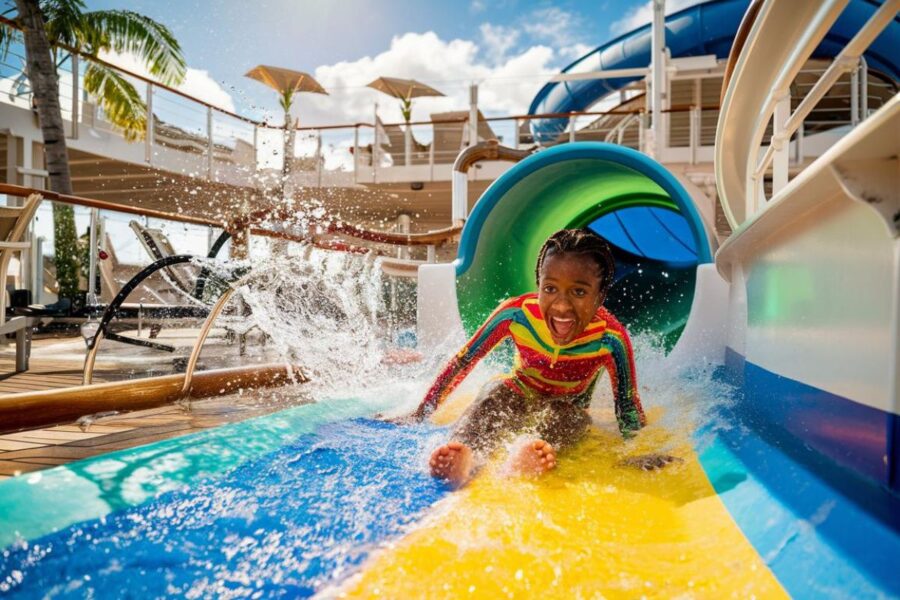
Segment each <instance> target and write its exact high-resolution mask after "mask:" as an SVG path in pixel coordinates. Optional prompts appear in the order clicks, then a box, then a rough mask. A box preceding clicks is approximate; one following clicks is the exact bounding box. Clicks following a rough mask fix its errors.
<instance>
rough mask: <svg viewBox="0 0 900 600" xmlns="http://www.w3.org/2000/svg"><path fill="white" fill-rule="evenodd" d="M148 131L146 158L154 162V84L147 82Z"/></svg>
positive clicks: (145, 148) (145, 141)
mask: <svg viewBox="0 0 900 600" xmlns="http://www.w3.org/2000/svg"><path fill="white" fill-rule="evenodd" d="M146 104H147V133H146V137H145V138H144V160H145V161H146V162H147V164H153V84H152V83H148V84H147V98H146Z"/></svg>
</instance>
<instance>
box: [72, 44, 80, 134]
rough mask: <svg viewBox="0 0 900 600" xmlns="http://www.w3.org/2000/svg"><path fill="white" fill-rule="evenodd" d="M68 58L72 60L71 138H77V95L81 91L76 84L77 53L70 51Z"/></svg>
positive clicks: (77, 69)
mask: <svg viewBox="0 0 900 600" xmlns="http://www.w3.org/2000/svg"><path fill="white" fill-rule="evenodd" d="M69 58H70V59H71V61H72V139H73V140H77V139H78V113H79V98H78V95H79V94H80V93H81V92H80V91H79V85H78V71H79V68H80V67H79V65H78V55H77V54H75V53H72V54H70V55H69Z"/></svg>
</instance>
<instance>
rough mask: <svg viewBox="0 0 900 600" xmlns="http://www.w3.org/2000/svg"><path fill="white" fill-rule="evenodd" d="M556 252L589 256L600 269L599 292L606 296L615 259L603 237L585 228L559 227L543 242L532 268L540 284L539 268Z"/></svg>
mask: <svg viewBox="0 0 900 600" xmlns="http://www.w3.org/2000/svg"><path fill="white" fill-rule="evenodd" d="M558 254H582V255H585V256H589V257H591V259H593V261H594V262H595V263H596V264H597V269H598V270H599V271H600V293H601V294H602V295H603V296H606V293H607V292H608V291H609V288H610V286H612V283H613V275H614V274H615V272H616V261H615V259H614V258H613V255H612V250H610V248H609V244H608V243H607V242H606V240H605V239H603V238H602V237H600V236H599V235H597V234H596V233H594V232H593V231H591V230H590V229H587V228H582V229H560V230H559V231H557V232H556V233H554V234H553V235H551V236H550V237H549V238H547V241H546V242H544V245H543V246H542V247H541V251H540V253H539V254H538V260H537V266H536V267H535V269H534V276H535V280H536V281H537V282H538V285H540V279H541V268H542V267H543V266H544V261H546V260H547V258H548V257H550V256H556V255H558Z"/></svg>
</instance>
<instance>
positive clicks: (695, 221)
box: [454, 142, 712, 277]
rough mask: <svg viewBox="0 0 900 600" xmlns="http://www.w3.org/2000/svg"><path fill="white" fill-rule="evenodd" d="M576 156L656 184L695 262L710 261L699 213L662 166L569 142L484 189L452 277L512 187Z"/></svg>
mask: <svg viewBox="0 0 900 600" xmlns="http://www.w3.org/2000/svg"><path fill="white" fill-rule="evenodd" d="M578 159H591V160H603V161H607V162H612V163H616V164H619V165H622V166H625V167H628V168H630V169H632V170H634V171H637V172H638V173H640V174H641V175H644V176H645V177H647V178H648V179H650V180H651V181H653V182H654V183H656V184H657V185H658V186H659V187H661V188H662V189H663V191H664V192H665V193H666V194H668V195H669V197H670V198H672V200H673V201H674V202H675V204H676V205H677V206H678V209H679V210H680V211H681V214H682V215H683V216H684V218H685V219H686V220H687V222H688V224H689V225H690V226H691V233H692V234H693V236H694V244H695V245H696V247H697V264H705V263H711V262H712V252H711V251H710V247H709V240H708V239H707V237H706V229H705V227H704V226H703V221H702V219H701V218H700V214H699V213H698V212H697V209H696V208H695V207H694V202H693V200H692V199H691V196H690V194H688V192H687V190H685V189H684V187H683V186H682V185H681V184H680V183H679V182H678V180H677V179H675V177H674V176H673V175H672V174H671V173H670V172H669V171H668V170H667V169H666V168H665V167H663V166H662V165H661V164H659V163H658V162H656V161H655V160H653V159H652V158H650V157H649V156H647V155H646V154H643V153H641V152H638V151H637V150H632V149H631V148H625V147H623V146H617V145H615V144H610V143H607V142H571V143H568V144H561V145H559V146H554V147H552V148H548V149H546V150H541V151H540V152H537V153H536V154H532V155H531V156H529V157H528V158H526V159H525V160H523V161H521V162H519V163H518V164H516V165H514V166H513V167H512V168H511V169H509V170H508V171H507V172H505V173H504V174H503V175H501V176H500V177H499V178H497V180H496V181H494V183H493V184H492V185H491V186H490V187H489V188H488V189H487V190H485V192H484V194H483V195H482V196H481V198H480V199H479V200H478V202H477V203H476V204H475V207H474V208H473V209H472V214H471V215H470V216H469V219H468V220H467V221H466V224H465V227H463V231H462V237H461V239H460V242H459V253H458V255H457V258H456V260H455V261H454V264H455V265H456V276H457V277H459V276H461V275H462V274H464V273H465V272H466V271H467V270H468V269H469V267H471V266H472V263H473V261H474V259H475V252H476V251H477V246H478V238H479V236H480V235H481V230H482V228H483V227H484V224H485V222H486V221H487V218H488V216H489V215H490V214H491V211H492V210H493V209H494V208H495V207H496V206H497V204H498V203H499V202H500V200H501V199H502V198H503V196H505V195H506V193H507V192H509V191H510V190H511V189H512V188H513V186H515V185H516V184H518V183H519V182H520V181H522V180H523V179H524V178H525V177H527V176H528V175H530V174H532V173H535V172H537V171H539V170H541V169H543V168H545V167H549V166H550V165H555V164H557V163H561V162H565V161H569V160H578Z"/></svg>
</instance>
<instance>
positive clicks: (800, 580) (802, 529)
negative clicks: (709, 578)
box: [697, 410, 900, 600]
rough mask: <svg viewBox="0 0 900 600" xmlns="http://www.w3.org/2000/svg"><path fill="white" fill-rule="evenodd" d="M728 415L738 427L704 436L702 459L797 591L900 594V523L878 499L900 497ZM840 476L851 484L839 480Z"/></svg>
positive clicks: (736, 515)
mask: <svg viewBox="0 0 900 600" xmlns="http://www.w3.org/2000/svg"><path fill="white" fill-rule="evenodd" d="M725 413H726V414H723V415H722V416H721V420H722V421H721V422H729V423H731V426H729V427H728V428H720V429H719V430H718V431H716V432H715V433H714V434H713V433H711V432H709V431H705V432H699V433H698V435H697V440H698V445H699V448H698V454H699V456H700V461H701V464H702V465H703V468H704V469H705V470H706V473H707V476H708V477H709V479H710V481H711V482H712V484H713V487H714V488H715V489H716V492H717V493H718V494H719V498H720V499H721V500H722V502H723V503H724V504H725V506H726V507H727V508H728V511H729V512H730V514H731V516H732V518H733V519H734V520H735V522H736V523H737V525H738V526H739V527H740V528H741V530H742V531H743V533H744V535H745V536H746V537H747V539H748V540H749V541H750V542H751V543H752V544H753V546H754V548H756V551H757V552H758V553H759V555H760V556H761V557H762V558H763V560H764V561H765V563H766V564H767V565H768V566H769V568H770V569H771V570H772V572H773V573H774V574H775V576H776V577H777V578H778V580H779V581H780V582H781V584H782V585H783V586H784V587H785V589H786V590H787V591H788V592H789V593H790V594H791V596H792V597H794V598H801V599H802V598H810V599H817V600H818V599H820V598H834V599H839V598H848V597H853V598H857V599H863V598H873V599H874V598H893V597H900V559H898V557H900V531H898V530H897V529H896V528H895V527H894V524H893V523H892V522H891V521H892V519H891V517H890V515H888V514H886V513H885V512H884V510H883V508H884V507H881V508H882V509H881V510H873V509H874V508H875V507H873V506H871V499H872V498H873V497H880V498H882V500H883V503H888V504H890V505H891V506H892V507H893V510H897V509H900V499H898V498H895V497H893V495H892V494H891V493H890V492H889V491H888V490H886V489H884V488H879V487H878V486H876V485H875V484H874V483H873V482H870V481H868V480H866V479H864V478H861V477H851V475H852V474H851V473H850V472H849V471H847V470H846V469H843V468H841V467H839V466H837V465H836V464H834V463H830V461H828V460H827V459H824V458H817V455H814V454H809V456H807V457H805V458H806V460H798V459H797V458H795V456H794V455H793V454H792V453H791V452H786V451H785V450H786V449H785V448H784V447H782V446H781V445H780V444H779V443H778V441H777V440H772V439H767V438H765V437H761V436H760V435H759V434H758V432H755V431H753V430H752V429H750V428H748V427H747V426H746V425H745V424H744V423H742V421H741V420H740V419H739V418H738V417H737V416H735V415H734V414H732V413H731V412H730V411H728V410H726V411H725ZM801 451H803V450H802V449H801ZM805 452H807V453H809V452H810V451H809V449H806V450H805ZM810 461H817V463H818V464H817V465H811V464H810ZM837 478H840V479H842V480H843V486H842V485H837V486H836V485H835V480H836V479H837ZM848 478H849V479H848ZM851 480H852V481H851ZM842 488H844V489H842ZM895 516H900V515H895Z"/></svg>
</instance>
